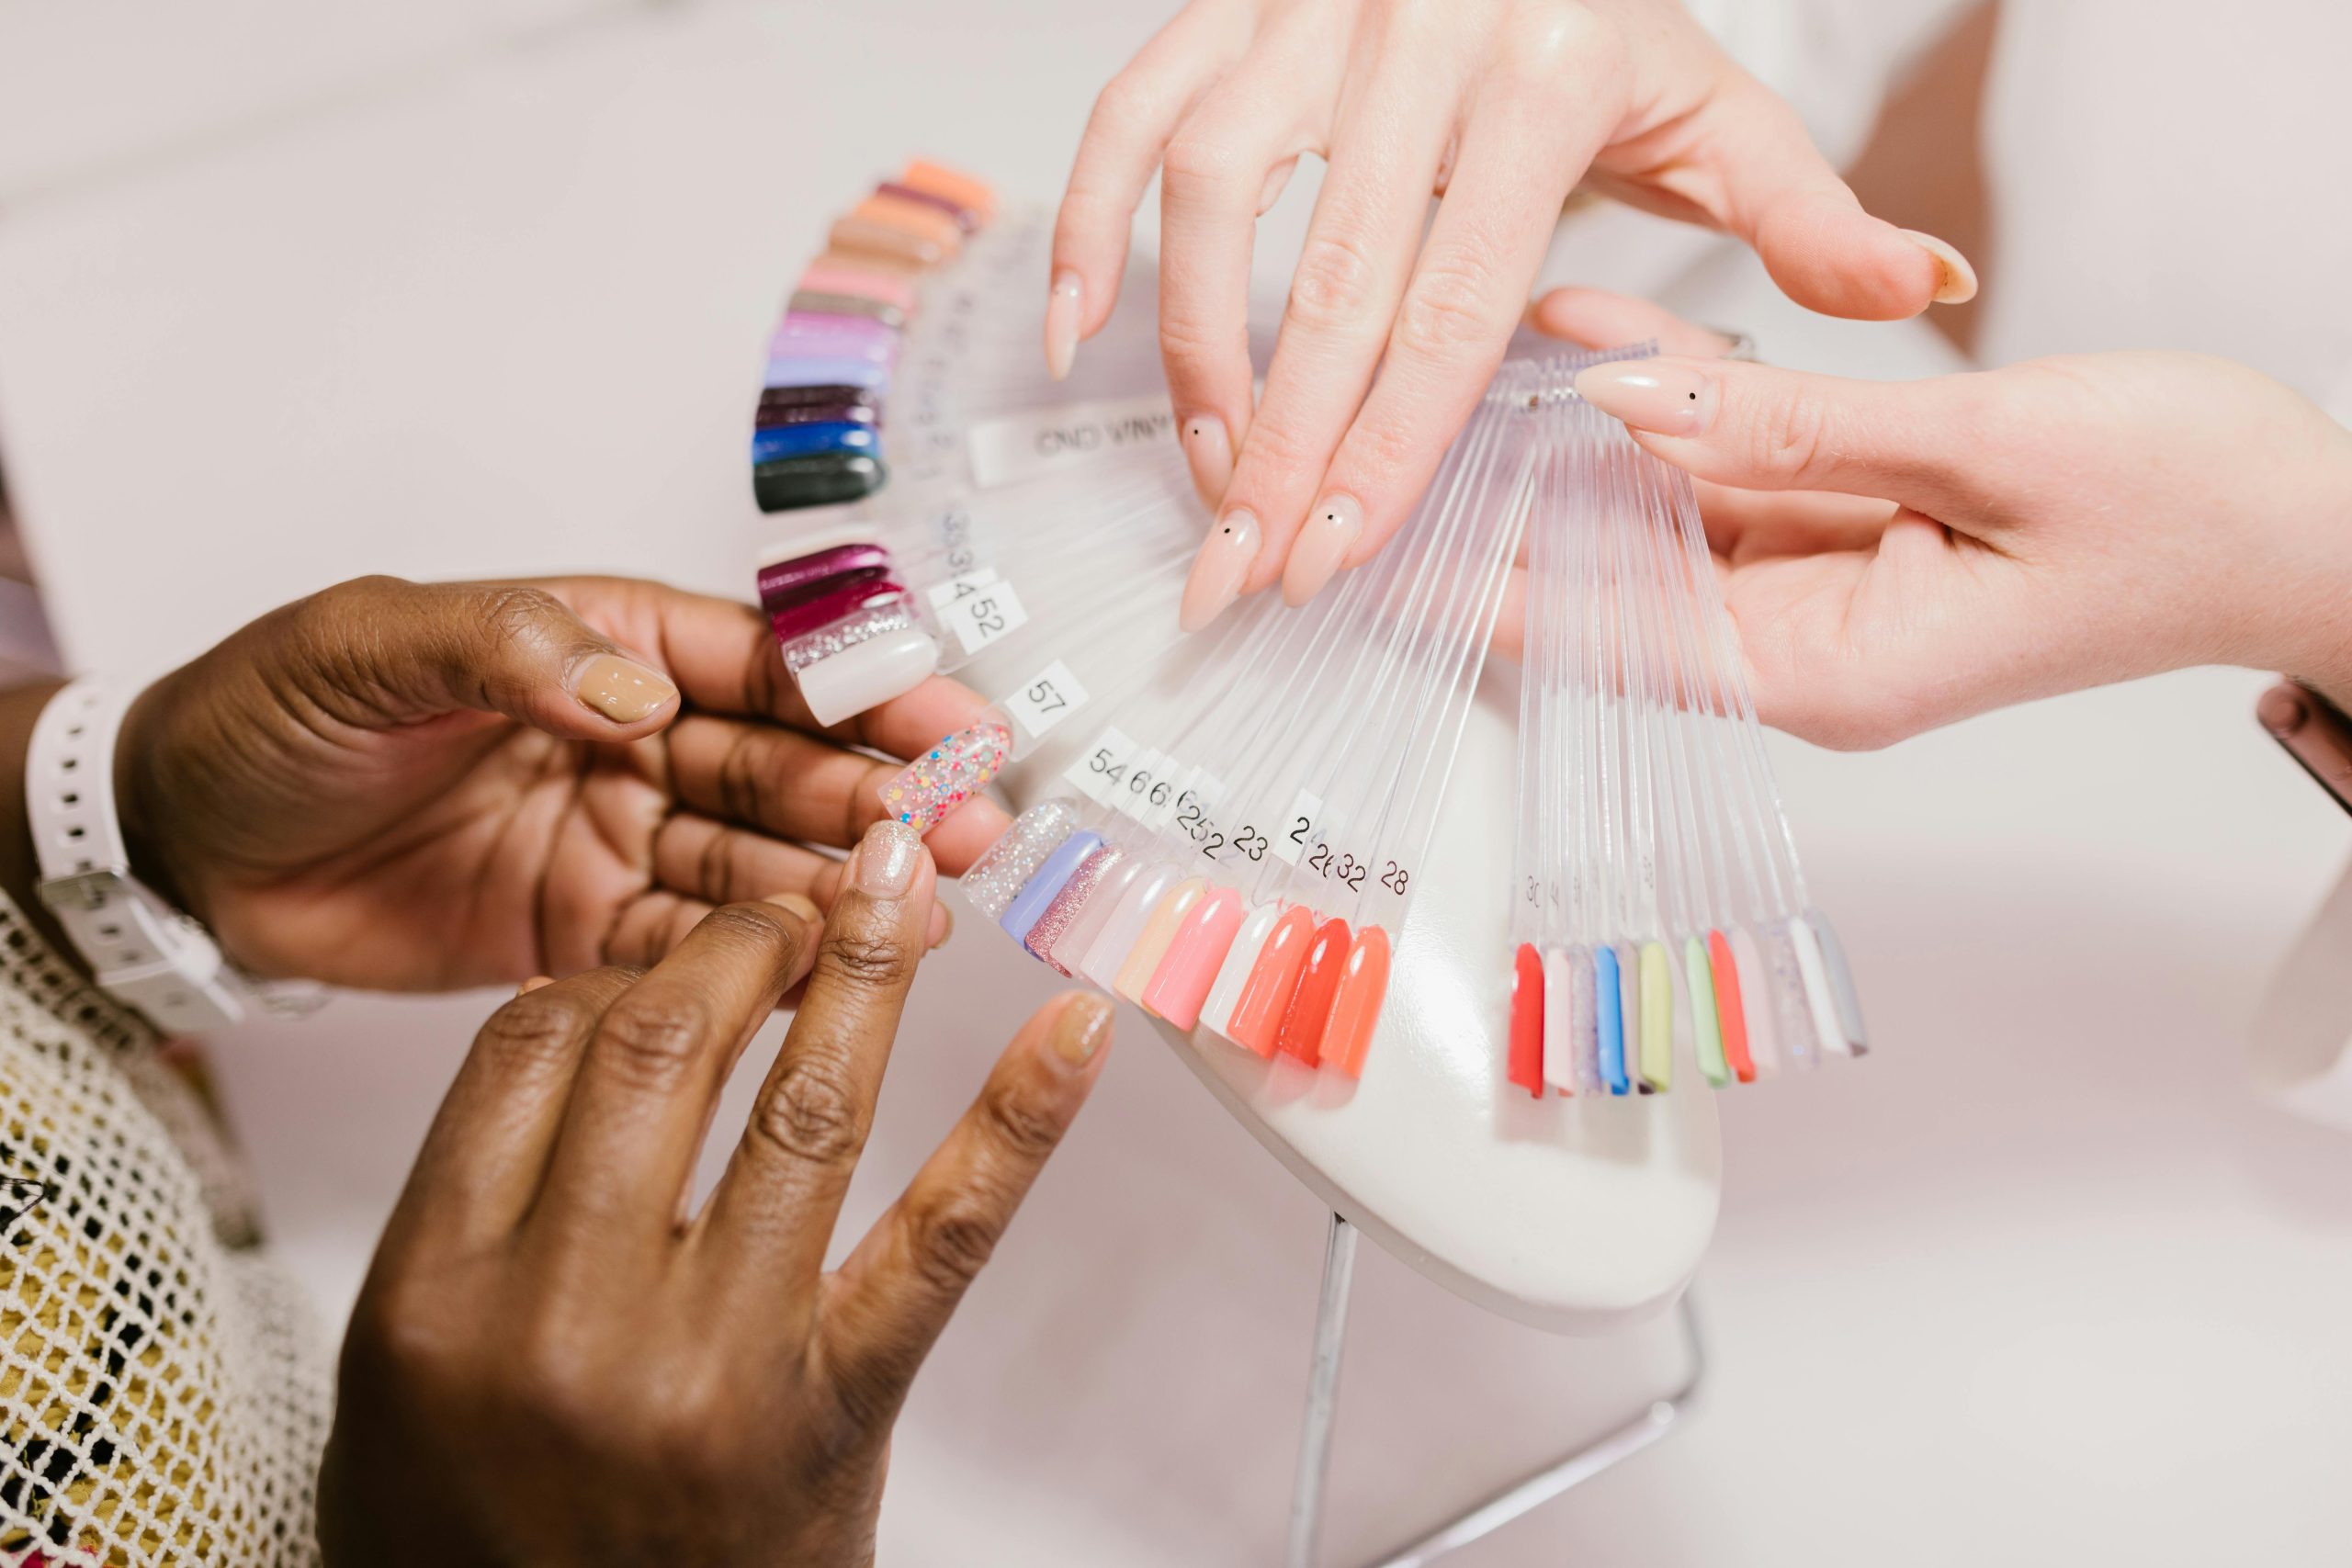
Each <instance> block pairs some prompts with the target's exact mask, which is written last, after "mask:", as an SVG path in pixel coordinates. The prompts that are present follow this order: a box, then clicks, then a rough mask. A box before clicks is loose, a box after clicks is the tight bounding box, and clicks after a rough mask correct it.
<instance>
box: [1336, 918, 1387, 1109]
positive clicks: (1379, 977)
mask: <svg viewBox="0 0 2352 1568" xmlns="http://www.w3.org/2000/svg"><path fill="white" fill-rule="evenodd" d="M1388 959H1389V952H1388V933H1387V932H1386V931H1383V930H1382V929H1381V928H1380V927H1378V926H1365V927H1363V928H1362V929H1361V930H1359V931H1357V932H1356V940H1355V944H1354V945H1353V946H1351V948H1349V949H1348V962H1347V964H1346V966H1345V967H1344V968H1342V969H1341V970H1340V990H1339V994H1338V995H1337V996H1335V997H1333V998H1331V1021H1330V1022H1329V1024H1328V1025H1327V1026H1326V1027H1325V1028H1324V1031H1323V1060H1324V1062H1325V1064H1326V1065H1328V1066H1332V1067H1335V1068H1337V1069H1338V1070H1339V1071H1340V1072H1341V1073H1343V1074H1345V1075H1346V1076H1347V1077H1351V1078H1360V1077H1363V1062H1364V1057H1365V1056H1367V1055H1370V1054H1371V1051H1372V1037H1373V1035H1374V1032H1377V1031H1378V1029H1379V1028H1380V1009H1381V1004H1382V1003H1384V1002H1385V1001H1386V1000H1387V998H1388Z"/></svg>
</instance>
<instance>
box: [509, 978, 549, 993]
mask: <svg viewBox="0 0 2352 1568" xmlns="http://www.w3.org/2000/svg"><path fill="white" fill-rule="evenodd" d="M554 984H555V976H552V975H534V976H531V977H530V978H529V979H527V980H526V981H524V982H523V983H522V984H521V985H519V986H517V987H515V995H516V996H518V997H527V996H529V995H530V994H531V993H532V992H533V991H536V990H537V989H538V988H539V987H541V986H552V985H554Z"/></svg>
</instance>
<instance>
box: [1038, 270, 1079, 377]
mask: <svg viewBox="0 0 2352 1568" xmlns="http://www.w3.org/2000/svg"><path fill="white" fill-rule="evenodd" d="M1083 299H1085V286H1084V285H1082V284H1081V283H1080V282H1079V278H1078V274H1076V273H1074V272H1057V273H1056V274H1054V287H1053V291H1052V292H1051V293H1049V294H1047V295H1046V374H1047V375H1048V376H1051V377H1052V378H1054V379H1055V380H1057V381H1058V380H1061V379H1062V378H1064V377H1066V376H1068V375H1069V367H1070V366H1071V365H1072V364H1073V363H1074V362H1075V361H1076V360H1077V358H1078V311H1079V306H1080V303H1081V302H1082V301H1083Z"/></svg>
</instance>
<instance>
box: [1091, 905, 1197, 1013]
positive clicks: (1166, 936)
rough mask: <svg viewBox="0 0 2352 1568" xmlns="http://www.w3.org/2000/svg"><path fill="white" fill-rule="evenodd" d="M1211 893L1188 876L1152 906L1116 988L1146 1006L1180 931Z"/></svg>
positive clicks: (1114, 986)
mask: <svg viewBox="0 0 2352 1568" xmlns="http://www.w3.org/2000/svg"><path fill="white" fill-rule="evenodd" d="M1207 891H1208V884H1207V883H1206V882H1204V881H1203V880H1202V879H1201V878H1199V877H1197V876H1188V877H1186V878H1184V880H1182V882H1179V883H1178V884H1176V886H1173V887H1170V889H1169V890H1168V891H1167V893H1166V894H1164V895H1163V896H1162V897H1161V898H1160V900H1159V903H1158V904H1156V905H1154V906H1153V907H1152V911H1151V914H1150V916H1149V918H1148V919H1146V920H1145V921H1144V923H1143V929H1142V930H1141V931H1137V932H1136V944H1135V945H1134V946H1133V947H1131V948H1129V949H1128V950H1127V956H1126V958H1125V960H1124V961H1123V962H1121V964H1119V974H1118V978H1117V980H1116V982H1115V983H1114V985H1113V986H1112V987H1111V988H1112V989H1113V990H1114V991H1116V992H1118V993H1119V995H1121V996H1123V997H1125V998H1127V1000H1129V1001H1131V1002H1133V1003H1135V1004H1136V1006H1137V1007H1141V1006H1142V1005H1143V989H1144V987H1146V986H1148V985H1149V984H1151V977H1152V976H1154V975H1155V974H1157V973H1159V961H1160V960H1161V959H1163V958H1165V957H1167V956H1168V948H1169V944H1170V943H1171V942H1174V941H1175V940H1176V931H1177V929H1178V928H1179V927H1181V926H1182V924H1183V923H1184V917H1185V916H1187V915H1189V914H1191V913H1192V912H1193V905H1195V904H1197V903H1199V902H1200V901H1201V898H1202V897H1203V896H1204V894H1206V893H1207Z"/></svg>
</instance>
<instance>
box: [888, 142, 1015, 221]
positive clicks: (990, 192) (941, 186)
mask: <svg viewBox="0 0 2352 1568" xmlns="http://www.w3.org/2000/svg"><path fill="white" fill-rule="evenodd" d="M899 184H900V185H907V186H913V187H914V188H915V189H917V190H927V191H930V192H931V193H932V194H933V195H934V196H942V197H946V198H947V199H948V200H950V201H952V202H954V203H956V205H957V206H959V207H961V208H963V209H966V210H967V211H968V212H971V213H972V214H974V215H975V216H977V217H978V219H979V220H980V221H981V222H983V223H986V222H988V221H989V220H990V219H992V218H994V217H995V216H996V187H995V186H991V185H990V184H989V182H988V181H986V180H984V179H981V178H979V177H978V175H967V174H966V173H964V172H963V171H962V170H961V169H952V168H949V167H948V166H947V165H946V164H934V163H933V162H932V161H931V160H930V159H928V158H914V159H910V160H909V161H908V164H907V166H906V167H905V168H904V169H903V170H901V171H900V172H899Z"/></svg>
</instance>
